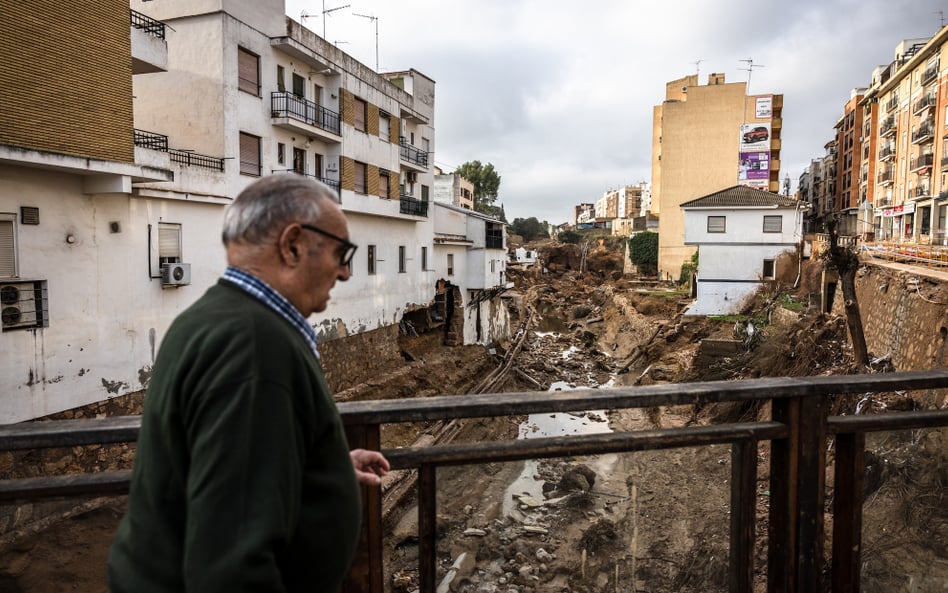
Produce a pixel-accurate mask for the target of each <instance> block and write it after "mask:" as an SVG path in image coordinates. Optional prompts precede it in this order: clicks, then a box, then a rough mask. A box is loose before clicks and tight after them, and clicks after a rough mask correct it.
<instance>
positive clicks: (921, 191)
mask: <svg viewBox="0 0 948 593" xmlns="http://www.w3.org/2000/svg"><path fill="white" fill-rule="evenodd" d="M912 195H914V196H915V197H916V198H928V197H930V196H931V195H932V190H931V188H930V187H928V186H927V185H920V186H918V187H916V188H915V191H913V192H912Z"/></svg>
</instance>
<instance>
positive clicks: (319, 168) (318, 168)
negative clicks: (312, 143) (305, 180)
mask: <svg viewBox="0 0 948 593" xmlns="http://www.w3.org/2000/svg"><path fill="white" fill-rule="evenodd" d="M313 175H315V176H316V177H319V178H320V179H322V178H323V155H321V154H319V153H316V154H314V155H313Z"/></svg>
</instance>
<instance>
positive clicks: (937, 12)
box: [933, 10, 945, 27]
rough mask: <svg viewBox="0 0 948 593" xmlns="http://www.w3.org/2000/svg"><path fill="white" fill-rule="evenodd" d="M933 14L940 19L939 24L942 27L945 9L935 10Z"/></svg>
mask: <svg viewBox="0 0 948 593" xmlns="http://www.w3.org/2000/svg"><path fill="white" fill-rule="evenodd" d="M933 14H937V15H938V20H939V21H941V26H942V27H944V26H945V11H944V10H936V11H935V12H934V13H933Z"/></svg>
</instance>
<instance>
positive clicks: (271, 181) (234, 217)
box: [221, 173, 338, 245]
mask: <svg viewBox="0 0 948 593" xmlns="http://www.w3.org/2000/svg"><path fill="white" fill-rule="evenodd" d="M321 198H325V199H327V200H332V201H334V202H336V201H338V199H337V196H336V192H335V191H333V190H332V189H330V188H329V186H327V185H325V184H323V183H320V182H318V181H315V180H313V179H309V178H307V177H303V176H301V175H295V174H292V173H282V174H277V175H271V176H269V177H264V178H262V179H259V180H257V181H255V182H253V183H251V184H250V185H249V186H247V188H246V189H244V191H242V192H240V195H238V196H237V199H236V200H234V202H233V203H232V204H231V205H230V206H228V207H227V210H225V211H224V228H223V231H222V232H221V239H222V240H223V241H224V245H228V244H230V243H234V242H246V243H251V244H260V243H264V242H266V241H267V240H269V239H271V238H272V237H273V235H274V234H276V233H279V232H280V231H282V230H283V229H284V228H286V226H287V225H289V224H292V223H294V222H308V223H310V224H315V223H317V222H319V220H320V216H321V215H322V208H323V204H322V199H321Z"/></svg>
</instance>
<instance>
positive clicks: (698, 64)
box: [692, 60, 705, 84]
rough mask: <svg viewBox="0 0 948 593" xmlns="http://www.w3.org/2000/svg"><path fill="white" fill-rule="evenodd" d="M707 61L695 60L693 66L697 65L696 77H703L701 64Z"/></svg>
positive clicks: (699, 82)
mask: <svg viewBox="0 0 948 593" xmlns="http://www.w3.org/2000/svg"><path fill="white" fill-rule="evenodd" d="M704 61H705V60H695V61H694V62H692V64H694V65H695V76H701V62H704ZM698 84H701V81H700V80H699V81H698Z"/></svg>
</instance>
